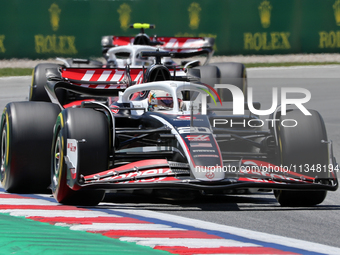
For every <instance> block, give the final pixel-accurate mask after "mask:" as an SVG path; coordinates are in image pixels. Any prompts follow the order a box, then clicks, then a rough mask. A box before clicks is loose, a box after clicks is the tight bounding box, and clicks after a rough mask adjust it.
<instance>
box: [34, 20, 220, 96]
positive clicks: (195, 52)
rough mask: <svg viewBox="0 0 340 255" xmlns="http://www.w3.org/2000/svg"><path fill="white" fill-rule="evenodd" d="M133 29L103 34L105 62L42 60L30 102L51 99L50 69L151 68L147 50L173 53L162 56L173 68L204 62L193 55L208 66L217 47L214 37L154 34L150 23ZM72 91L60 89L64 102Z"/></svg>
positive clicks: (132, 26) (166, 63)
mask: <svg viewBox="0 0 340 255" xmlns="http://www.w3.org/2000/svg"><path fill="white" fill-rule="evenodd" d="M130 27H131V28H133V29H140V33H139V34H137V35H136V36H114V35H111V36H103V37H102V42H101V44H102V54H103V57H104V59H105V61H104V62H102V61H99V60H93V59H79V58H67V59H65V58H57V60H58V61H60V64H56V63H41V64H38V65H37V66H36V67H35V68H34V70H33V75H32V76H33V77H32V83H31V86H30V93H29V100H30V101H45V102H50V98H49V96H48V95H47V93H46V91H45V88H44V86H45V84H46V75H45V70H46V68H69V67H74V68H75V67H78V68H79V67H80V68H122V69H124V68H125V66H126V65H129V66H130V67H132V68H137V67H139V68H141V67H143V66H144V67H148V66H150V65H152V64H153V63H154V62H155V57H154V56H142V54H141V52H145V51H156V50H159V51H162V52H170V53H171V54H164V55H163V56H162V59H163V63H164V64H165V65H166V66H168V67H169V68H170V69H171V68H177V69H178V68H187V67H195V66H199V65H201V63H200V61H199V60H197V59H191V58H192V57H197V56H199V57H205V61H204V63H203V66H204V65H208V63H209V60H210V58H211V57H212V55H213V53H214V50H213V46H214V43H215V39H214V38H211V37H157V36H154V37H152V38H151V39H150V37H149V36H148V35H147V34H146V33H145V29H147V28H154V27H155V25H152V24H146V23H135V24H131V25H130ZM175 58H176V59H185V60H184V61H181V63H176V62H175V61H174V60H173V59H175ZM73 96H74V94H72V93H66V92H64V91H63V92H61V91H59V92H58V97H59V98H60V100H61V101H64V102H66V101H68V100H69V99H68V98H69V97H71V100H74V99H72V97H73Z"/></svg>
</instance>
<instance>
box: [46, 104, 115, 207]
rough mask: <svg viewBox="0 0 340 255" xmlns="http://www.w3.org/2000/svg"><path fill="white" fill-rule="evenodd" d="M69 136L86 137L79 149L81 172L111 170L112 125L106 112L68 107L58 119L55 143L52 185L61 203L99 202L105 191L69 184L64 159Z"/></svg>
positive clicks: (91, 203) (81, 203)
mask: <svg viewBox="0 0 340 255" xmlns="http://www.w3.org/2000/svg"><path fill="white" fill-rule="evenodd" d="M67 139H76V140H81V139H85V140H86V142H85V143H81V146H80V149H79V153H80V155H79V158H78V166H79V168H78V169H79V171H80V174H82V175H84V176H86V175H89V174H93V173H96V172H101V171H104V170H107V168H108V162H109V127H108V122H107V120H106V117H105V115H104V114H103V113H101V112H98V111H95V110H93V109H86V108H85V109H84V108H68V109H65V110H64V111H62V112H61V113H60V114H59V116H58V118H57V122H56V126H55V131H54V138H53V144H52V160H51V161H52V165H51V169H52V171H51V179H52V185H51V188H52V192H53V195H54V197H55V199H56V200H57V201H58V202H59V203H61V204H68V205H97V204H98V203H99V202H101V200H102V199H103V197H104V194H105V191H101V190H78V191H75V190H72V189H71V188H70V187H69V186H68V185H67V171H68V169H67V165H66V162H65V161H64V156H65V155H66V145H67Z"/></svg>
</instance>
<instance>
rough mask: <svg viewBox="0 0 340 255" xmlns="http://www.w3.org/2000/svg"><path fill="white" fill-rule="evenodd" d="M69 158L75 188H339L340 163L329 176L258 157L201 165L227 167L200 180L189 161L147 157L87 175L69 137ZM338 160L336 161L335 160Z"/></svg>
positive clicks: (71, 184) (70, 182)
mask: <svg viewBox="0 0 340 255" xmlns="http://www.w3.org/2000/svg"><path fill="white" fill-rule="evenodd" d="M67 148H68V149H67V155H66V156H65V162H66V163H67V166H68V173H67V183H68V186H69V187H70V188H71V189H74V190H79V189H101V190H108V191H109V190H128V189H167V188H170V189H171V188H175V189H193V190H221V191H222V190H233V189H246V188H263V189H280V190H331V191H335V190H336V189H337V188H338V181H337V177H336V170H337V169H336V167H337V166H336V165H335V164H334V168H333V169H332V171H329V178H327V179H317V178H312V177H310V176H307V175H304V174H301V173H298V171H291V169H287V168H285V167H280V166H275V165H273V164H270V163H268V162H263V161H258V160H241V161H239V163H238V164H236V165H235V164H234V165H232V166H229V168H228V167H226V168H225V169H202V168H200V169H198V170H197V171H205V173H206V176H207V177H209V175H214V173H215V171H223V172H224V173H225V178H224V179H222V180H219V181H202V180H197V179H195V178H193V177H192V175H191V174H190V169H189V165H188V164H186V163H179V162H171V161H167V160H166V159H145V160H140V161H136V162H133V163H128V164H124V165H121V166H118V167H115V168H112V169H109V170H106V171H103V172H99V173H96V174H91V175H87V176H83V175H81V174H80V173H79V170H78V169H77V159H78V151H79V148H78V143H77V141H76V140H73V139H68V145H67ZM333 163H335V162H333Z"/></svg>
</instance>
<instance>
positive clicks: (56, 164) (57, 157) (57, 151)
mask: <svg viewBox="0 0 340 255" xmlns="http://www.w3.org/2000/svg"><path fill="white" fill-rule="evenodd" d="M61 161H62V147H61V139H60V136H58V138H57V141H56V143H55V146H54V153H53V172H54V174H53V183H54V186H55V187H58V181H59V175H60V167H61V164H62V163H61Z"/></svg>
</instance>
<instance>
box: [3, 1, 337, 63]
mask: <svg viewBox="0 0 340 255" xmlns="http://www.w3.org/2000/svg"><path fill="white" fill-rule="evenodd" d="M0 2H1V10H0V12H1V15H0V59H9V58H30V59H37V58H39V59H42V58H50V57H56V56H63V57H100V56H101V45H100V43H101V37H102V36H104V35H135V34H136V33H138V30H133V29H129V28H128V25H129V24H131V23H135V22H141V23H152V24H155V25H156V28H155V29H153V30H147V31H146V32H147V33H148V34H149V35H150V36H153V35H157V36H211V37H215V38H216V41H215V42H216V46H215V55H239V54H242V55H253V54H257V55H262V54H265V55H270V54H288V53H337V52H339V49H340V0H284V1H282V0H171V1H170V0H169V1H166V0H125V1H122V0H44V1H41V0H29V1H28V0H10V1H8V0H0Z"/></svg>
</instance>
